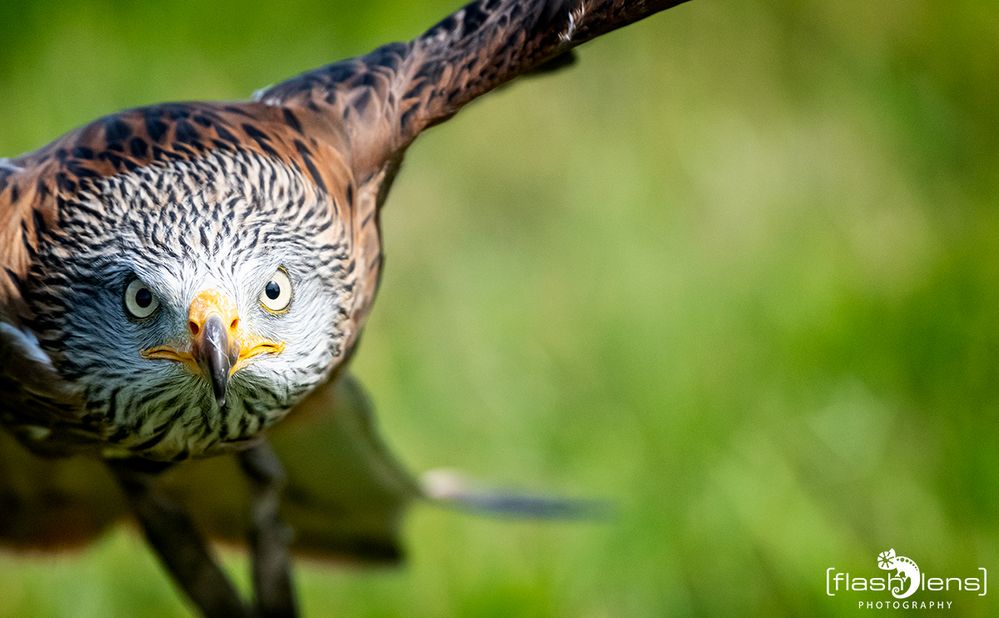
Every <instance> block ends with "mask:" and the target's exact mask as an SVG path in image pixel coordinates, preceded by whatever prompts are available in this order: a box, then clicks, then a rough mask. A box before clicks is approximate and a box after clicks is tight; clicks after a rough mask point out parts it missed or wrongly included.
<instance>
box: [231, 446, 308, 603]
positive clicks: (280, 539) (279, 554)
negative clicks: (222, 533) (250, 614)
mask: <svg viewBox="0 0 999 618" xmlns="http://www.w3.org/2000/svg"><path fill="white" fill-rule="evenodd" d="M239 461H240V464H241V465H242V467H243V471H244V472H245V473H246V475H247V476H248V477H249V479H250V484H251V499H250V500H251V503H250V521H251V524H250V548H251V551H252V553H253V589H254V590H255V592H256V609H257V613H258V614H259V615H262V616H294V615H295V614H296V613H297V612H296V607H295V595H294V593H293V591H292V585H291V561H290V559H289V555H288V545H289V544H290V543H291V536H292V531H291V529H290V528H289V527H288V526H286V525H285V524H284V523H283V522H282V521H281V519H280V516H279V513H278V510H279V508H280V506H281V493H282V491H283V490H284V487H285V483H286V478H285V474H284V468H283V467H282V466H281V462H280V460H279V459H278V457H277V455H276V454H275V453H274V450H273V449H272V448H271V446H270V444H268V443H267V442H261V443H260V444H257V445H255V446H254V447H252V448H250V449H248V450H246V451H243V452H241V453H240V454H239Z"/></svg>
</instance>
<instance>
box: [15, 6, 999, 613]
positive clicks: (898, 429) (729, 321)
mask: <svg viewBox="0 0 999 618" xmlns="http://www.w3.org/2000/svg"><path fill="white" fill-rule="evenodd" d="M457 6H458V2H457V1H456V0H432V1H428V2H421V3H410V2H401V1H398V0H377V1H373V2H368V3H348V2H332V1H327V2H317V1H315V0H291V1H289V2H284V3H257V2H236V1H234V0H225V1H221V2H212V3H202V2H195V1H194V0H180V1H178V2H174V3H171V4H169V5H165V4H164V5H155V6H154V5H152V4H149V3H141V2H134V1H111V0H105V1H99V0H88V1H86V2H78V3H73V4H63V3H57V2H52V1H38V2H34V3H31V4H23V5H21V4H18V5H15V4H14V3H4V4H2V5H0V24H2V25H0V30H2V33H3V40H4V53H3V56H2V58H0V92H3V93H4V96H2V97H0V117H2V118H3V121H2V127H3V128H2V130H0V153H3V154H5V155H14V154H17V153H19V152H22V151H25V150H29V149H33V148H36V147H38V146H40V145H42V144H43V143H45V142H47V141H49V140H50V139H52V138H54V137H56V136H57V135H58V134H60V133H62V132H64V131H66V130H69V129H70V128H72V127H74V126H77V125H79V124H81V123H83V122H86V121H88V120H90V119H92V118H94V117H96V116H99V115H101V114H104V113H107V112H110V111H113V110H117V109H121V108H125V107H131V106H136V105H142V104H146V103H152V102H158V101H162V100H186V99H237V98H243V97H246V96H247V95H249V93H251V92H252V91H253V90H255V89H257V88H259V87H261V86H264V85H267V84H269V83H273V82H275V81H278V80H280V79H283V78H285V77H288V76H290V75H293V74H296V73H298V72H300V71H302V70H304V69H307V68H311V67H313V66H317V65H319V64H322V63H325V62H327V61H331V60H334V59H337V58H341V57H347V56H352V55H357V54H359V53H363V52H366V51H368V50H369V49H371V48H373V47H375V46H376V45H378V44H381V43H383V42H387V41H389V40H401V39H405V38H409V37H411V36H414V35H416V34H418V33H419V32H422V30H423V29H425V28H426V27H428V26H429V25H431V24H432V23H434V22H436V21H437V20H438V19H439V18H441V17H443V16H444V15H445V14H447V13H449V12H450V11H451V10H453V9H455V8H457ZM997 17H999V12H997V11H996V10H995V7H993V6H991V5H990V4H989V3H981V2H971V1H958V2H953V3H933V2H928V1H905V2H903V1H900V0H889V1H886V2H878V3H871V2H862V1H860V0H848V1H847V2H838V3H830V2H819V1H817V0H800V1H790V0H778V1H774V2H761V1H753V2H738V1H736V0H718V1H714V2H707V1H705V0H697V1H695V2H693V3H691V4H689V5H686V6H683V7H680V8H678V9H675V10H672V11H669V12H668V13H666V14H663V15H660V16H657V17H654V18H652V19H650V20H648V21H646V22H643V23H641V24H638V25H636V26H633V27H630V28H628V29H626V30H624V31H621V32H617V33H614V34H611V35H609V36H607V37H605V38H604V39H601V40H598V41H596V42H594V43H592V44H590V45H587V46H586V47H584V48H583V49H582V50H581V54H580V55H581V62H580V63H579V64H578V65H577V67H575V68H573V69H571V70H569V71H565V72H562V73H560V74H557V75H553V76H550V77H547V78H544V79H532V80H526V81H524V82H522V83H517V84H515V85H514V86H512V87H509V88H505V89H503V90H502V91H500V92H498V93H496V94H495V95H493V96H490V97H488V98H487V99H485V100H483V101H481V102H478V103H476V104H475V105H473V106H471V108H469V109H468V110H466V111H465V112H463V113H462V114H461V115H459V116H458V117H457V118H456V119H455V120H453V121H451V122H449V123H447V124H446V125H443V126H441V127H439V128H436V129H434V130H432V131H431V132H430V133H428V134H427V135H426V136H424V137H423V138H421V139H420V140H419V141H418V142H417V143H416V145H415V146H414V147H413V148H412V149H411V150H410V152H409V155H408V158H407V162H406V164H405V166H404V168H403V172H402V174H401V175H400V177H399V179H398V182H397V183H396V186H395V188H394V190H393V193H392V195H391V196H390V198H389V201H388V204H387V208H386V211H385V212H384V216H383V222H384V227H385V242H386V247H387V255H388V257H387V272H386V276H385V279H384V283H383V287H382V292H381V296H380V299H379V302H378V303H377V304H376V311H375V314H374V316H373V319H372V320H371V322H370V324H369V326H368V330H367V333H366V335H365V338H364V341H363V342H362V345H361V350H360V354H359V356H358V357H357V359H356V362H355V364H354V370H355V373H356V374H358V375H359V376H360V377H361V378H362V380H363V381H364V382H365V383H366V384H367V386H368V388H369V389H370V390H371V392H372V394H373V397H374V400H375V402H376V404H377V408H378V410H379V413H380V419H381V425H382V429H383V433H384V435H385V437H386V439H387V440H388V442H389V443H390V444H391V445H392V446H393V448H394V449H395V450H396V451H397V452H398V453H399V456H400V457H401V458H402V459H403V461H405V462H407V464H408V465H410V466H411V467H412V468H414V469H416V470H423V469H427V468H431V467H436V466H440V465H448V466H453V467H456V468H460V469H462V470H465V471H467V472H469V473H471V474H473V475H476V476H479V477H482V478H485V479H490V480H492V481H495V482H496V483H498V484H500V485H503V486H511V487H520V488H524V489H549V490H552V491H555V492H560V493H562V494H568V495H582V496H605V497H607V498H609V499H610V500H612V501H613V502H614V503H615V504H616V505H617V515H616V517H615V518H613V519H612V520H610V521H608V522H602V523H596V524H593V523H538V522H508V521H501V520H499V521H498V520H490V519H478V518H473V517H469V516H466V515H461V514H457V513H449V512H443V511H439V510H433V509H426V508H424V509H418V510H417V511H416V512H415V513H413V515H412V517H410V518H409V519H408V520H407V522H406V526H405V537H406V544H407V546H408V550H409V561H408V563H407V564H406V566H404V567H402V568H398V569H376V570H370V571H366V570H354V569H335V568H332V569H331V568H328V567H320V566H317V565H302V566H301V567H300V568H299V572H298V575H299V585H300V589H301V591H302V594H303V604H304V610H305V613H306V614H307V615H314V616H320V615H330V614H339V615H361V616H394V615H418V616H427V615H470V616H508V615H531V616H547V615H552V616H655V615H670V614H688V613H699V614H702V613H706V614H731V613H794V614H833V615H838V614H848V613H853V612H855V611H856V602H857V601H858V600H867V599H876V598H878V597H877V596H874V595H861V594H852V595H851V594H842V595H840V596H837V597H836V598H829V597H826V596H825V588H824V575H825V569H826V568H827V567H829V566H836V567H838V568H840V569H842V570H848V571H850V572H852V573H853V574H855V575H865V576H875V575H877V574H878V571H877V568H876V565H875V556H876V554H877V552H879V551H881V550H883V549H887V548H888V547H894V548H896V549H897V550H898V552H899V554H902V555H907V556H910V557H913V558H914V559H915V560H916V561H917V562H918V563H919V564H920V565H921V566H922V567H923V569H924V571H932V574H936V575H947V576H949V575H971V574H973V572H974V569H975V568H976V567H978V566H985V567H989V568H994V567H996V566H997V565H999V562H997V558H999V545H997V541H999V518H997V512H999V497H997V492H996V487H999V448H997V446H999V444H997V438H996V432H995V419H996V417H997V414H996V412H997V407H999V388H997V378H999V364H997V362H996V349H997V344H999V319H997V318H999V293H997V289H999V288H997V286H996V285H995V282H996V280H997V277H999V212H997V209H996V208H995V202H996V198H995V196H996V194H997V189H999V140H997V139H996V127H999V105H996V104H995V97H994V90H995V85H996V83H997V78H999V75H997V73H999V63H997V62H996V58H997V52H999V37H996V36H995V33H996V31H997V27H999V23H997V21H999V20H997ZM227 562H228V563H229V564H230V566H231V567H232V570H233V572H234V573H235V574H236V575H237V576H238V577H240V578H241V579H242V581H243V583H244V586H245V580H246V577H245V570H246V565H245V562H244V561H243V560H242V558H240V557H238V556H233V555H229V556H228V558H227ZM919 596H920V595H917V598H919ZM926 598H928V597H926ZM933 598H936V599H951V600H953V601H954V602H955V610H954V611H955V612H957V613H959V614H961V615H964V614H979V615H985V614H989V613H994V612H995V607H996V603H995V600H994V594H990V595H989V596H988V597H985V598H977V597H972V596H970V595H961V594H955V593H951V594H941V595H937V596H935V597H933ZM184 613H185V606H184V605H183V604H182V602H181V601H180V600H179V599H178V597H177V595H176V594H175V593H174V591H173V590H172V589H171V587H170V585H169V584H168V582H167V580H166V578H165V576H164V575H163V574H162V573H161V572H160V570H159V567H158V566H157V565H156V563H155V562H154V560H153V559H152V557H151V556H150V555H149V553H148V551H147V550H146V549H145V548H144V547H143V546H142V544H141V543H140V541H139V540H138V538H137V537H136V536H135V535H134V534H132V533H130V532H127V531H119V532H117V533H115V534H113V535H111V536H109V537H107V538H106V539H105V540H104V541H103V542H101V543H100V544H99V545H97V546H95V547H94V548H92V549H91V550H88V551H87V552H85V553H83V554H81V555H76V556H68V557H58V558H51V557H41V558H32V559H25V558H23V557H13V556H9V555H0V615H2V616H21V615H32V616H49V615H50V616H62V615H74V616H109V615H120V616H129V615H164V616H171V615H183V614H184Z"/></svg>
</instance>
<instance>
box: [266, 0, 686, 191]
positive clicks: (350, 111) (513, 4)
mask: <svg viewBox="0 0 999 618" xmlns="http://www.w3.org/2000/svg"><path fill="white" fill-rule="evenodd" d="M684 1H685V0H533V1H526V2H517V1H516V0H479V1H478V2H473V3H471V4H469V5H467V6H466V7H465V8H463V9H461V10H460V11H458V12H457V13H454V14H453V15H451V16H449V17H447V18H446V19H444V20H443V21H441V22H440V23H438V24H437V25H436V26H434V27H433V28H431V29H430V30H428V31H427V32H426V33H424V34H423V35H422V36H420V37H418V38H416V39H414V40H413V41H410V42H408V43H392V44H389V45H385V46H382V47H380V48H378V49H376V50H375V51H373V52H372V53H370V54H368V55H367V56H363V57H360V58H355V59H352V60H346V61H343V62H337V63H335V64H331V65H328V66H325V67H322V68H320V69H316V70H314V71H310V72H308V73H305V74H303V75H300V76H298V77H295V78H293V79H290V80H288V81H286V82H284V83H281V84H278V85H276V86H274V87H271V88H268V89H266V90H264V91H262V92H260V93H258V95H257V98H258V99H259V100H261V101H263V102H264V103H267V104H270V105H283V106H288V107H296V108H301V109H304V110H308V111H309V113H311V114H316V115H320V116H325V117H327V118H328V121H329V122H330V123H331V124H334V125H342V126H343V127H344V128H345V130H346V131H347V133H348V136H349V138H350V142H351V150H352V155H353V160H354V172H355V178H358V179H359V180H360V181H362V182H363V180H364V179H365V178H367V177H368V176H370V175H372V174H376V173H378V172H379V171H380V170H382V169H383V168H384V167H385V166H386V165H387V164H390V163H391V162H393V161H395V160H396V159H397V158H398V157H399V156H401V154H402V152H403V151H404V150H405V148H406V147H407V146H408V145H409V144H410V143H411V142H412V141H413V139H415V138H416V136H417V135H419V134H420V132H421V131H423V130H424V129H426V128H427V127H430V126H433V125H435V124H437V123H440V122H443V121H444V120H447V119H448V118H450V117H451V116H453V115H454V114H455V113H457V112H458V110H460V109H461V108H462V107H463V106H464V105H466V104H467V103H469V102H470V101H472V100H473V99H475V98H476V97H479V96H481V95H483V94H485V93H487V92H489V91H490V90H492V89H494V88H496V87H497V86H499V85H501V84H503V83H505V82H507V81H509V80H511V79H513V78H515V77H517V76H518V75H521V74H524V73H527V72H530V71H532V70H534V69H536V68H538V67H540V66H541V65H543V64H545V63H546V62H548V61H551V60H552V59H553V58H555V57H557V56H560V55H562V54H565V53H567V52H568V51H569V50H571V49H572V48H573V47H575V46H577V45H579V44H581V43H585V42H586V41H589V40H590V39H593V38H595V37H597V36H599V35H601V34H604V33H606V32H609V31H611V30H614V29H616V28H620V27H622V26H626V25H628V24H630V23H632V22H635V21H638V20H640V19H642V18H644V17H647V16H649V15H651V14H653V13H656V12H658V11H662V10H664V9H667V8H670V7H672V6H675V5H677V4H681V3H682V2H684Z"/></svg>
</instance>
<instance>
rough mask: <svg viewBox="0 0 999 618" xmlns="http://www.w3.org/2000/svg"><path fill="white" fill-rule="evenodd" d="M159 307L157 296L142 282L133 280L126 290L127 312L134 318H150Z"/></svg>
mask: <svg viewBox="0 0 999 618" xmlns="http://www.w3.org/2000/svg"><path fill="white" fill-rule="evenodd" d="M159 306H160V301H159V300H157V299H156V295H155V294H153V291H152V290H150V289H149V286H148V285H146V284H145V283H143V282H142V281H139V280H138V279H133V280H132V282H131V283H129V284H128V287H126V288H125V310H126V311H128V314H129V315H130V316H132V317H133V318H140V319H141V318H148V317H149V316H151V315H153V313H155V312H156V309H157V308H159Z"/></svg>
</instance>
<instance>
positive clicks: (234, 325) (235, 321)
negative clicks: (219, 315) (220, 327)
mask: <svg viewBox="0 0 999 618" xmlns="http://www.w3.org/2000/svg"><path fill="white" fill-rule="evenodd" d="M238 326H239V318H234V319H233V321H232V324H230V325H229V330H236V328H237V327H238Z"/></svg>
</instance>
